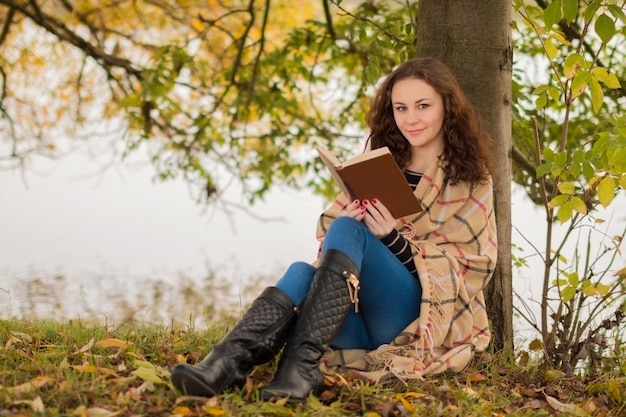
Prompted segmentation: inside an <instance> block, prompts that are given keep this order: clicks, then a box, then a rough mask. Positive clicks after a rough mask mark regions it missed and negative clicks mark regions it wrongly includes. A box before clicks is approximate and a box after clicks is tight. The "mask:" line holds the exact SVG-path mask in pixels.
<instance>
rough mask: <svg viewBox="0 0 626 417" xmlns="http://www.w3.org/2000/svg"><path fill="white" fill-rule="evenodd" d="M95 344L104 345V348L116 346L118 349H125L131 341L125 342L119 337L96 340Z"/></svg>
mask: <svg viewBox="0 0 626 417" xmlns="http://www.w3.org/2000/svg"><path fill="white" fill-rule="evenodd" d="M95 345H96V346H99V347H105V348H108V347H116V348H120V349H126V348H128V347H129V346H130V345H132V342H126V341H124V340H121V339H102V340H98V341H97V342H96V344H95Z"/></svg>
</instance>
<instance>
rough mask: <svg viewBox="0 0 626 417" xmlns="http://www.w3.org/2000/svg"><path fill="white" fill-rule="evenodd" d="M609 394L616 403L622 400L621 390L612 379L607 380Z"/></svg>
mask: <svg viewBox="0 0 626 417" xmlns="http://www.w3.org/2000/svg"><path fill="white" fill-rule="evenodd" d="M609 394H611V397H613V399H614V400H615V401H616V402H617V403H618V404H621V403H622V402H623V397H622V390H621V388H620V386H619V385H618V384H617V382H615V380H614V379H612V380H610V381H609Z"/></svg>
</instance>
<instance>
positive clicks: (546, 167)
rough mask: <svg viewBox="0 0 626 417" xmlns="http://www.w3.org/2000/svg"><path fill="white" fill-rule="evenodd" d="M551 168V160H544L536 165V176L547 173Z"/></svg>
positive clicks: (539, 176)
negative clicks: (544, 161)
mask: <svg viewBox="0 0 626 417" xmlns="http://www.w3.org/2000/svg"><path fill="white" fill-rule="evenodd" d="M551 169H552V162H546V163H544V164H541V165H539V166H538V167H537V178H541V177H543V176H544V175H548V174H549V173H550V171H551Z"/></svg>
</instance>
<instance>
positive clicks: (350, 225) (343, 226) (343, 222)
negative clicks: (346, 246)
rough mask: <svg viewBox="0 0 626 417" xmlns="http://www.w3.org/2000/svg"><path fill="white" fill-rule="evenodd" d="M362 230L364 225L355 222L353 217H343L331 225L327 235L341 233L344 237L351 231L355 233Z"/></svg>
mask: <svg viewBox="0 0 626 417" xmlns="http://www.w3.org/2000/svg"><path fill="white" fill-rule="evenodd" d="M361 228H363V224H362V223H361V222H360V221H358V220H355V219H353V218H352V217H348V216H341V217H337V218H336V219H335V220H333V222H332V223H331V224H330V227H329V228H328V232H327V235H329V234H331V233H340V234H342V235H343V234H345V233H348V232H350V231H355V230H358V229H361Z"/></svg>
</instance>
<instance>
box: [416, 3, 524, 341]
mask: <svg viewBox="0 0 626 417" xmlns="http://www.w3.org/2000/svg"><path fill="white" fill-rule="evenodd" d="M511 13H512V3H511V0H481V1H475V0H421V1H420V2H419V10H418V25H417V55H418V56H433V57H436V58H438V59H440V60H442V61H444V62H445V63H446V64H448V65H449V66H450V67H451V68H452V70H453V71H454V72H455V73H456V75H457V76H458V78H459V82H460V83H461V85H462V86H463V88H464V89H465V91H466V93H467V94H468V96H469V98H470V99H471V100H472V102H473V103H474V105H475V106H476V109H477V110H478V112H479V113H480V115H481V117H482V119H483V123H484V126H485V128H486V129H487V131H488V132H489V133H490V134H491V136H492V137H493V138H494V139H495V141H496V143H497V145H496V147H495V149H494V159H495V161H496V168H497V170H498V175H497V176H496V177H495V178H494V195H495V197H494V200H495V209H496V219H497V223H498V248H499V249H498V264H497V265H496V271H495V273H494V276H493V279H492V280H491V282H490V284H489V286H488V287H487V289H486V293H485V298H486V300H487V311H488V314H489V318H490V320H491V323H492V332H493V342H492V343H493V347H494V348H495V350H497V351H500V350H503V349H505V348H513V289H512V288H513V282H512V270H511V268H512V266H511V114H512V113H511V77H512V67H513V56H512V55H513V52H512V45H511Z"/></svg>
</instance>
